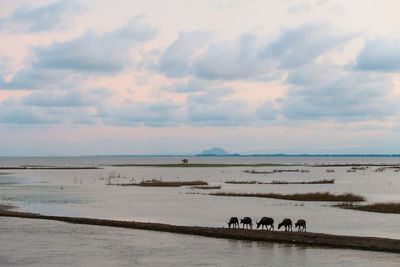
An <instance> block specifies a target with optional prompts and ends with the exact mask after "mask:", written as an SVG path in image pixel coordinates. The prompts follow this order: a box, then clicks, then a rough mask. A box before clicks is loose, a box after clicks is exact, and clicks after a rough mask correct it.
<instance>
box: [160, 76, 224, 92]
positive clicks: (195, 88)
mask: <svg viewBox="0 0 400 267" xmlns="http://www.w3.org/2000/svg"><path fill="white" fill-rule="evenodd" d="M215 85H216V83H215V82H213V81H209V80H202V79H197V78H193V79H190V80H189V81H187V82H185V83H174V84H172V85H168V86H163V87H162V88H161V90H164V91H169V92H175V93H193V92H202V91H205V90H207V89H210V88H213V87H214V86H215Z"/></svg>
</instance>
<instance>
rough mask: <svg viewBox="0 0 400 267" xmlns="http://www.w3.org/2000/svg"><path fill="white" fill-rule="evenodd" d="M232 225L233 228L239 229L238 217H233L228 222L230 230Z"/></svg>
mask: <svg viewBox="0 0 400 267" xmlns="http://www.w3.org/2000/svg"><path fill="white" fill-rule="evenodd" d="M231 225H232V228H239V220H238V218H237V217H231V219H230V220H229V222H228V226H229V228H231Z"/></svg>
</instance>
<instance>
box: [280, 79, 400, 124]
mask: <svg viewBox="0 0 400 267" xmlns="http://www.w3.org/2000/svg"><path fill="white" fill-rule="evenodd" d="M392 86H393V84H392V79H391V77H389V76H387V75H382V74H365V73H349V74H348V75H346V76H344V77H342V78H339V79H337V80H336V81H334V82H332V83H331V84H329V85H327V86H325V87H314V86H304V87H302V88H301V89H296V90H290V91H289V94H288V96H287V97H286V98H284V99H283V100H281V105H282V109H281V112H282V114H283V115H284V116H286V117H287V118H290V119H306V120H307V119H311V120H312V119H321V118H330V119H339V120H365V119H371V118H374V119H376V118H381V119H382V118H386V117H387V116H391V115H394V114H396V113H397V112H398V108H397V105H396V103H395V101H394V100H391V99H390V98H389V97H388V94H389V93H390V92H391V90H392Z"/></svg>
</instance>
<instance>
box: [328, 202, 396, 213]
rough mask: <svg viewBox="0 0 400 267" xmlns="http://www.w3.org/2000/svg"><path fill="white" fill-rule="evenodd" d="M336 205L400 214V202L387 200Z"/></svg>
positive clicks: (345, 207)
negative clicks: (365, 203)
mask: <svg viewBox="0 0 400 267" xmlns="http://www.w3.org/2000/svg"><path fill="white" fill-rule="evenodd" d="M335 207H339V208H343V209H352V210H360V211H369V212H378V213H395V214H400V203H395V202H386V203H374V204H368V205H359V204H354V203H340V204H338V205H335Z"/></svg>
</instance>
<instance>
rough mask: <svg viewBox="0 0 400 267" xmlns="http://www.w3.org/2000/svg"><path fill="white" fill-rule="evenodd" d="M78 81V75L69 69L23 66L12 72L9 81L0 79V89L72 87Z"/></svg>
mask: <svg viewBox="0 0 400 267" xmlns="http://www.w3.org/2000/svg"><path fill="white" fill-rule="evenodd" d="M78 81H80V75H78V76H73V75H72V73H71V72H70V71H60V70H54V69H41V68H36V69H34V68H32V67H29V66H27V67H25V68H23V69H21V70H20V71H19V72H17V73H16V74H14V75H13V76H12V78H11V80H10V81H8V82H6V81H5V80H3V81H0V89H16V90H19V89H22V90H24V89H28V90H31V89H45V88H62V87H64V88H65V87H73V86H74V85H75V84H76V83H77V82H78Z"/></svg>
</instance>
